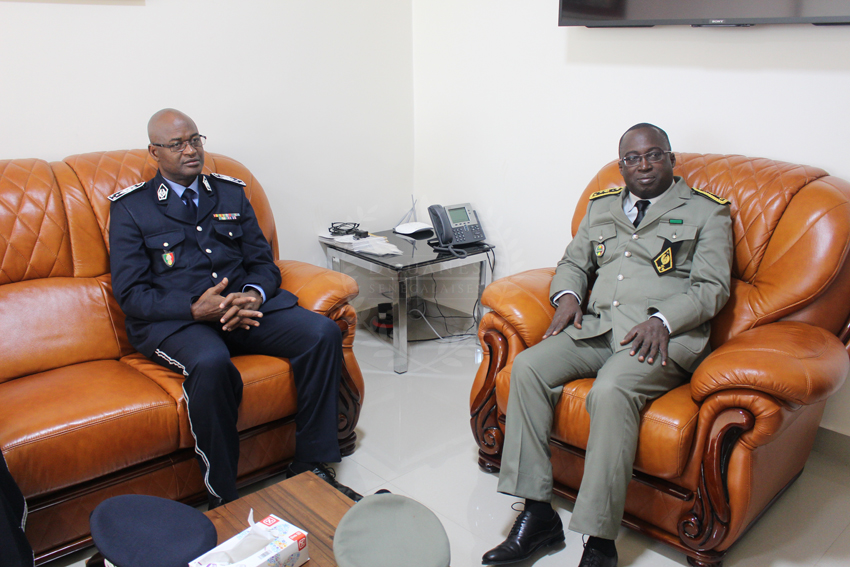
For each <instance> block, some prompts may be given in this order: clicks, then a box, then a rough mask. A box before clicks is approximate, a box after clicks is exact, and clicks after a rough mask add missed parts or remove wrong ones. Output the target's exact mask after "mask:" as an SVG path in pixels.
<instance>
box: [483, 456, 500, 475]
mask: <svg viewBox="0 0 850 567" xmlns="http://www.w3.org/2000/svg"><path fill="white" fill-rule="evenodd" d="M478 468H480V469H481V470H482V471H484V472H486V473H497V472H499V470H501V468H500V467H499V461H498V460H497V459H494V458H493V456H492V455H490V454H488V453H485V452H484V451H478Z"/></svg>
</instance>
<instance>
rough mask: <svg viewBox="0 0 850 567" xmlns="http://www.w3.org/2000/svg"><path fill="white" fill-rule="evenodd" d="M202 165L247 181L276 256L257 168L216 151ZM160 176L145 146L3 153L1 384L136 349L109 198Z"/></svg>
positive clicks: (0, 208) (0, 204)
mask: <svg viewBox="0 0 850 567" xmlns="http://www.w3.org/2000/svg"><path fill="white" fill-rule="evenodd" d="M204 172H205V173H210V172H217V173H222V174H224V175H229V176H231V177H237V178H239V179H242V180H243V181H245V183H246V185H247V186H246V187H245V193H246V194H247V195H248V198H249V199H250V200H251V204H252V205H253V207H254V210H255V211H256V214H257V220H258V221H259V223H260V227H261V228H262V230H263V233H264V234H265V235H266V238H267V239H268V241H269V243H270V244H271V246H272V250H273V252H274V257H275V258H276V259H277V258H278V246H277V233H276V231H275V224H274V217H273V216H272V211H271V207H270V206H269V202H268V199H267V198H266V195H265V193H264V192H263V189H262V187H261V186H260V184H259V183H258V182H257V180H256V179H255V178H254V176H253V175H251V173H250V172H249V171H248V169H247V168H245V166H243V165H242V164H240V163H239V162H237V161H235V160H232V159H230V158H227V157H225V156H221V155H216V154H210V153H207V154H206V164H205V166H204ZM155 174H156V163H155V162H154V161H153V159H152V158H150V156H149V155H148V152H147V151H146V150H121V151H112V152H96V153H89V154H80V155H76V156H71V157H68V158H66V159H65V160H63V161H61V162H54V163H47V162H46V161H43V160H38V159H18V160H5V161H0V328H3V329H5V331H4V332H3V333H0V360H2V361H3V364H2V365H0V383H2V382H5V381H8V380H13V379H15V378H18V377H20V376H27V375H31V374H37V373H40V372H47V371H49V370H52V369H54V368H61V367H63V366H68V365H71V364H78V363H82V362H89V361H95V360H110V359H112V360H115V359H118V358H120V357H122V356H124V355H127V354H130V353H131V352H132V351H133V349H132V347H131V346H130V344H129V342H128V341H127V336H126V332H125V329H124V315H123V313H122V312H121V310H120V309H119V308H118V304H117V302H116V301H115V298H114V297H113V296H112V287H111V277H110V274H109V251H108V243H109V205H110V201H109V200H108V199H107V196H108V195H110V194H112V193H114V192H115V191H118V190H120V189H123V188H124V187H128V186H130V185H134V184H136V183H139V182H140V181H146V180H148V179H150V178H151V177H153V176H154V175H155Z"/></svg>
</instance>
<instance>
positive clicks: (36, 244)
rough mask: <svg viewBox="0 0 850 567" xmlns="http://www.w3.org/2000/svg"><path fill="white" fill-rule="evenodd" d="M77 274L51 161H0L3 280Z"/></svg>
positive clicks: (0, 279) (0, 270)
mask: <svg viewBox="0 0 850 567" xmlns="http://www.w3.org/2000/svg"><path fill="white" fill-rule="evenodd" d="M73 275H74V263H73V260H72V257H71V236H70V231H69V228H68V218H67V216H66V214H65V206H64V203H63V202H62V194H61V192H60V191H59V185H58V184H57V183H56V178H55V177H54V176H53V172H52V171H51V169H50V166H49V165H48V164H47V162H45V161H43V160H37V159H20V160H5V161H0V285H2V284H8V283H12V282H21V281H25V280H34V279H39V278H50V277H70V276H73ZM6 328H7V329H9V328H13V327H6Z"/></svg>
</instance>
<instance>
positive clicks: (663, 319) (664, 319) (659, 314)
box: [650, 313, 673, 334]
mask: <svg viewBox="0 0 850 567" xmlns="http://www.w3.org/2000/svg"><path fill="white" fill-rule="evenodd" d="M650 317H658V318H659V319H661V322H662V323H664V327H665V328H666V329H667V333H668V334H671V333H672V332H673V331H671V330H670V323H668V322H667V318H666V317H664V315H662V314H661V313H653V314H652V315H650Z"/></svg>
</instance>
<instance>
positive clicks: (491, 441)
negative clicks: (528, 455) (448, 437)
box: [470, 329, 508, 455]
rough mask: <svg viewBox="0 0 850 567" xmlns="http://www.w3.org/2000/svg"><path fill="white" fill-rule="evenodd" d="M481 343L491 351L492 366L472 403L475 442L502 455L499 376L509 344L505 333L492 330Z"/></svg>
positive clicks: (480, 446) (488, 452) (493, 453)
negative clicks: (497, 396) (497, 387)
mask: <svg viewBox="0 0 850 567" xmlns="http://www.w3.org/2000/svg"><path fill="white" fill-rule="evenodd" d="M482 341H483V342H484V344H485V345H486V346H487V348H488V350H489V351H490V364H489V366H488V368H487V375H486V377H485V379H484V385H483V386H482V387H481V389H480V390H479V391H478V394H477V395H476V396H475V399H474V401H473V402H472V411H471V412H470V413H471V418H470V425H471V426H472V435H473V437H475V442H476V443H478V447H479V448H480V450H481V451H482V452H484V453H487V454H489V455H499V454H501V452H502V441H503V434H502V430H501V429H500V428H499V423H498V421H497V414H498V412H497V406H496V375H497V374H498V373H499V371H500V370H501V369H502V368H504V367H505V363H506V362H507V359H508V341H507V339H505V337H504V335H502V333H500V332H498V331H495V330H492V329H491V330H489V331H487V332H486V333H484V336H483V337H482Z"/></svg>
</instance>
